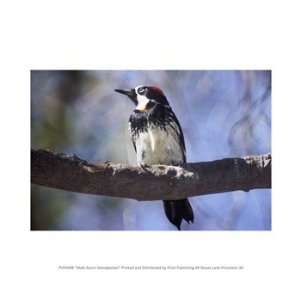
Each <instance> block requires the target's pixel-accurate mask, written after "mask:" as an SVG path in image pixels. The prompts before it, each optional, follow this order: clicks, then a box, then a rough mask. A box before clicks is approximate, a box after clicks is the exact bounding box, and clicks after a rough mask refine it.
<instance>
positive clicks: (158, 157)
mask: <svg viewBox="0 0 300 300" xmlns="http://www.w3.org/2000/svg"><path fill="white" fill-rule="evenodd" d="M115 91H116V92H118V93H120V94H123V95H126V96H127V97H129V99H131V101H132V102H133V103H134V105H135V106H136V107H135V109H134V111H133V112H132V114H131V116H130V118H129V132H130V135H131V139H132V142H133V146H134V150H135V152H136V156H137V163H138V165H139V166H141V167H145V166H148V165H154V164H164V165H173V166H180V165H183V164H185V163H186V150H185V142H184V136H183V132H182V129H181V126H180V124H179V121H178V119H177V117H176V115H175V114H174V112H173V110H172V108H171V107H170V104H169V102H168V100H167V98H166V96H165V94H164V93H163V91H162V90H161V89H160V88H158V87H154V86H142V85H140V86H137V87H136V88H134V89H130V90H121V89H116V90H115ZM163 205H164V211H165V214H166V216H167V218H168V220H169V221H170V222H171V223H172V224H174V225H175V226H176V227H177V229H178V230H180V226H181V222H182V220H183V219H184V220H185V221H186V222H188V223H193V221H194V214H193V209H192V207H191V205H190V203H189V201H188V199H177V200H163Z"/></svg>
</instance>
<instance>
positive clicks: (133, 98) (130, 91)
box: [115, 89, 137, 105]
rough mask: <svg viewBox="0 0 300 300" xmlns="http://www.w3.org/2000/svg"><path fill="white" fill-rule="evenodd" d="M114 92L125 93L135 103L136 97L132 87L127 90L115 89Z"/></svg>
mask: <svg viewBox="0 0 300 300" xmlns="http://www.w3.org/2000/svg"><path fill="white" fill-rule="evenodd" d="M115 92H117V93H120V94H123V95H126V96H127V97H129V99H131V100H132V101H133V103H134V104H135V105H137V97H136V93H135V90H134V89H132V90H129V91H126V90H119V89H116V90H115Z"/></svg>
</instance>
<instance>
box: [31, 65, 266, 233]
mask: <svg viewBox="0 0 300 300" xmlns="http://www.w3.org/2000/svg"><path fill="white" fill-rule="evenodd" d="M140 84H146V85H156V86H159V87H160V88H161V89H162V90H163V91H164V92H165V94H166V96H167V98H168V99H169V102H170V104H171V106H172V108H173V110H174V112H175V113H176V115H177V117H178V119H179V121H180V123H181V125H182V129H183V133H184V135H185V142H186V147H187V160H188V161H189V162H196V161H197V162H198V161H207V160H215V159H221V158H225V157H233V156H243V155H250V154H263V153H267V152H270V151H271V71H264V70H261V71H196V70H195V71H190V70H187V71H148V70H147V71H139V70H132V71H105V70H102V71H31V145H32V148H33V149H39V148H42V149H49V150H53V151H55V152H64V153H69V154H72V153H75V154H76V155H78V156H79V157H80V158H82V159H85V160H89V161H93V162H101V161H102V162H104V161H112V162H123V163H130V164H136V161H135V153H134V151H133V147H132V144H131V140H130V137H129V133H128V119H129V115H130V113H131V111H132V110H133V105H132V103H131V101H130V100H129V99H127V98H126V97H123V96H121V95H119V94H117V93H115V92H114V89H115V88H132V87H135V86H137V85H140ZM190 200H191V204H192V206H193V209H194V214H195V222H194V224H191V225H188V224H186V223H185V222H183V224H182V230H270V229H271V190H252V191H250V192H248V193H245V192H239V191H238V192H232V193H223V194H216V195H208V196H201V197H193V198H191V199H190ZM31 229H32V230H176V229H175V227H174V226H173V225H171V224H170V223H169V222H168V221H167V218H166V217H165V215H164V211H163V207H162V202H161V201H153V202H137V201H135V200H132V199H116V198H110V197H106V196H105V197H104V196H103V197H99V196H92V195H83V194H77V193H71V192H64V191H61V190H55V189H49V188H45V187H40V186H36V185H32V187H31Z"/></svg>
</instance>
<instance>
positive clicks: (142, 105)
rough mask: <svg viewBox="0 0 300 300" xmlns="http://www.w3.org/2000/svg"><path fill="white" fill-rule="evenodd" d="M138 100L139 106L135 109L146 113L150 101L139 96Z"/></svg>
mask: <svg viewBox="0 0 300 300" xmlns="http://www.w3.org/2000/svg"><path fill="white" fill-rule="evenodd" d="M137 100H138V105H137V106H136V108H135V109H136V110H139V111H145V110H146V106H147V104H148V102H149V99H147V98H146V97H145V96H141V95H138V96H137Z"/></svg>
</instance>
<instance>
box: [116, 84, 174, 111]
mask: <svg viewBox="0 0 300 300" xmlns="http://www.w3.org/2000/svg"><path fill="white" fill-rule="evenodd" d="M115 91H116V92H118V93H120V94H123V95H126V96H128V97H129V98H130V99H131V100H132V101H133V103H134V104H135V105H136V108H135V109H136V110H137V111H141V112H145V111H148V110H150V109H151V108H152V107H154V106H155V105H157V104H159V105H169V103H168V100H167V98H166V96H165V95H164V93H163V91H162V90H161V89H160V88H158V87H155V86H144V85H139V86H137V87H136V88H134V89H131V90H119V89H116V90H115Z"/></svg>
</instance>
